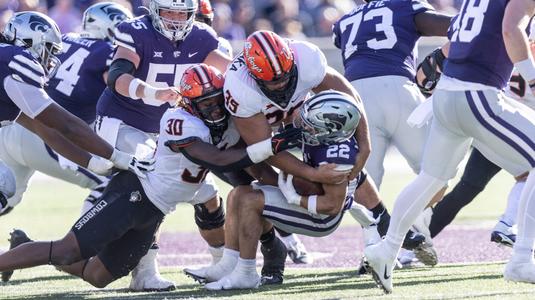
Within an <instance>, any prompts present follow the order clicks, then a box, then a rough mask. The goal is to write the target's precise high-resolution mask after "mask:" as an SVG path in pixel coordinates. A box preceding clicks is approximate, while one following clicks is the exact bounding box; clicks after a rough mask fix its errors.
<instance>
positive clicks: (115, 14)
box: [102, 4, 126, 22]
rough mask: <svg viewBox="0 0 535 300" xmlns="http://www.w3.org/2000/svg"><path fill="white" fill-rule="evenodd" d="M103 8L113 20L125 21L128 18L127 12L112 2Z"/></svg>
mask: <svg viewBox="0 0 535 300" xmlns="http://www.w3.org/2000/svg"><path fill="white" fill-rule="evenodd" d="M102 10H103V11H104V12H105V13H106V15H107V16H108V17H109V18H110V20H111V21H113V22H115V21H123V20H124V19H126V16H125V14H124V13H123V12H122V11H120V10H119V9H117V8H115V7H113V5H112V4H110V5H107V6H103V7H102Z"/></svg>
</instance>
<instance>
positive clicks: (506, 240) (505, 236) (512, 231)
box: [490, 221, 516, 247]
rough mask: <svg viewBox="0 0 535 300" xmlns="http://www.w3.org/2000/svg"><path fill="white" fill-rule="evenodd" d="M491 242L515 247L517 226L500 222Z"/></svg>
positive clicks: (491, 237)
mask: <svg viewBox="0 0 535 300" xmlns="http://www.w3.org/2000/svg"><path fill="white" fill-rule="evenodd" d="M490 241H491V242H495V243H497V244H499V245H503V246H508V247H513V245H514V243H515V241H516V226H510V225H509V224H507V223H505V222H503V221H499V222H498V223H497V224H496V226H494V230H493V231H492V233H491V234H490Z"/></svg>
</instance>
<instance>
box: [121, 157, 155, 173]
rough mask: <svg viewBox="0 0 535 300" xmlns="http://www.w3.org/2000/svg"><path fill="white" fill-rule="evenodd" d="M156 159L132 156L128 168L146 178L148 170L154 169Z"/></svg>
mask: <svg viewBox="0 0 535 300" xmlns="http://www.w3.org/2000/svg"><path fill="white" fill-rule="evenodd" d="M155 162H156V160H155V159H154V158H143V159H137V158H135V157H134V156H132V159H131V160H130V163H129V164H128V170H130V171H131V172H134V174H136V175H137V177H139V178H146V177H147V174H146V173H147V172H151V171H154V163H155Z"/></svg>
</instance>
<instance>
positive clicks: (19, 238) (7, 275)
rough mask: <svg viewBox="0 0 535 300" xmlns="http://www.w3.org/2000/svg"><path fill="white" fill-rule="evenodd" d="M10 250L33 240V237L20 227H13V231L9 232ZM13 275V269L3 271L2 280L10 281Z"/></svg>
mask: <svg viewBox="0 0 535 300" xmlns="http://www.w3.org/2000/svg"><path fill="white" fill-rule="evenodd" d="M8 241H9V250H11V249H13V248H15V247H17V246H19V245H22V244H24V243H29V242H33V240H32V239H30V238H29V237H28V236H27V235H26V233H25V232H24V231H22V230H20V229H13V231H12V232H11V233H10V234H9V239H8ZM11 276H13V271H5V272H2V281H3V282H8V281H9V279H11Z"/></svg>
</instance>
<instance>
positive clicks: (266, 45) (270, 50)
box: [257, 33, 282, 75]
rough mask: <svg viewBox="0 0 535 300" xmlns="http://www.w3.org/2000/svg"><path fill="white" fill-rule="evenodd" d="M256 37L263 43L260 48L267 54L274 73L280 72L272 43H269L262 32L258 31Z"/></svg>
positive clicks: (278, 73)
mask: <svg viewBox="0 0 535 300" xmlns="http://www.w3.org/2000/svg"><path fill="white" fill-rule="evenodd" d="M257 38H258V40H259V41H260V43H261V44H262V45H263V47H262V48H263V49H265V50H266V54H267V55H268V59H269V61H270V62H271V65H272V66H273V71H275V75H280V74H282V68H281V65H280V64H279V60H278V59H277V56H276V55H275V51H274V49H273V47H272V45H271V44H270V43H269V41H268V39H267V38H266V37H265V36H264V35H263V34H262V33H259V34H258V35H257Z"/></svg>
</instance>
